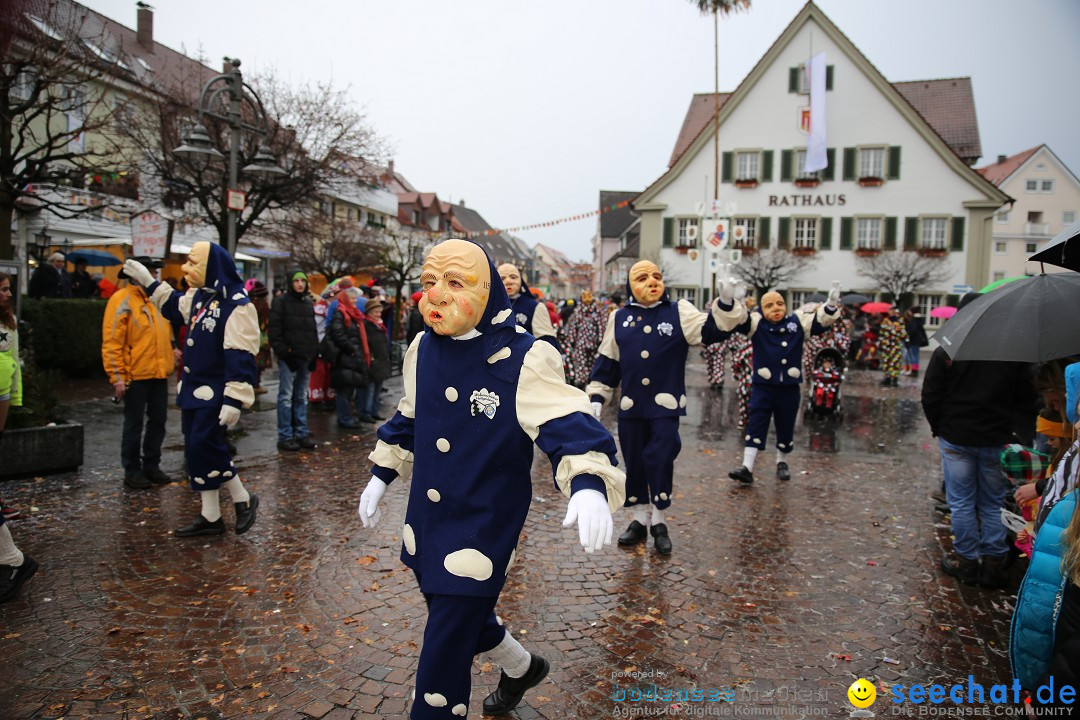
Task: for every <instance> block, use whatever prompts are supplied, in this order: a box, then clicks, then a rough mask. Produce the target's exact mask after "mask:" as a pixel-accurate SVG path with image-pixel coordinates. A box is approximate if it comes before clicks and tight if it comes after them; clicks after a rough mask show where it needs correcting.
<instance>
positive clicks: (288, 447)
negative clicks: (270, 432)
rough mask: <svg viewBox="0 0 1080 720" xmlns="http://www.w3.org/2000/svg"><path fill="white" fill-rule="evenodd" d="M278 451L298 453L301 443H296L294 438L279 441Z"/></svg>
mask: <svg viewBox="0 0 1080 720" xmlns="http://www.w3.org/2000/svg"><path fill="white" fill-rule="evenodd" d="M277 449H278V450H285V451H286V452H296V451H297V450H299V449H300V443H298V442H296V440H295V439H294V438H289V439H288V440H278V444H277Z"/></svg>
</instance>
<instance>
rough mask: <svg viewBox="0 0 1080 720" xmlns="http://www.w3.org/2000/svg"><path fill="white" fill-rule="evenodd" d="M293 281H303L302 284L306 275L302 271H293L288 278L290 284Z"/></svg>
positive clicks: (305, 279)
mask: <svg viewBox="0 0 1080 720" xmlns="http://www.w3.org/2000/svg"><path fill="white" fill-rule="evenodd" d="M293 280H303V281H304V282H307V273H305V272H304V271H303V270H294V271H293V274H292V275H290V276H289V282H292V281H293Z"/></svg>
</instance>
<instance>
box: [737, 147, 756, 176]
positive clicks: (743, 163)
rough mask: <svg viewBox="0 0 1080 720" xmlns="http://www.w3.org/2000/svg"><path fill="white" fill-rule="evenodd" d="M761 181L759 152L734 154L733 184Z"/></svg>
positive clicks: (751, 151)
mask: <svg viewBox="0 0 1080 720" xmlns="http://www.w3.org/2000/svg"><path fill="white" fill-rule="evenodd" d="M760 179H761V151H760V150H750V151H740V152H737V153H735V182H750V181H758V180H760Z"/></svg>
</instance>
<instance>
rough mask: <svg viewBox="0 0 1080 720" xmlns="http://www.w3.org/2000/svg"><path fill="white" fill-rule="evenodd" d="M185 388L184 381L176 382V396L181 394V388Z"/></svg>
mask: <svg viewBox="0 0 1080 720" xmlns="http://www.w3.org/2000/svg"><path fill="white" fill-rule="evenodd" d="M183 387H184V381H183V380H177V381H176V394H177V395H179V394H180V390H181V388H183Z"/></svg>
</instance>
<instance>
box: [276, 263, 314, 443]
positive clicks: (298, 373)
mask: <svg viewBox="0 0 1080 720" xmlns="http://www.w3.org/2000/svg"><path fill="white" fill-rule="evenodd" d="M267 330H268V332H267V334H268V336H269V339H270V347H271V348H272V349H273V351H274V354H275V355H277V359H278V394H277V428H278V443H277V446H278V449H279V450H286V451H294V450H299V449H301V448H303V449H305V450H311V449H313V448H315V447H316V445H315V443H314V442H313V441H312V440H311V438H310V437H309V433H308V421H307V404H308V396H307V392H308V377H309V374H310V372H311V367H312V366H313V365H314V364H315V356H316V355H317V354H318V352H319V335H318V331H317V330H316V328H315V306H314V305H312V303H311V298H310V297H308V280H307V275H306V274H304V272H303V271H302V270H295V271H293V272H292V273H291V274H290V275H289V289H288V291H287V292H286V293H285V294H284V295H282V296H280V297H276V298H274V302H273V304H272V305H271V306H270V323H269V325H268V328H267Z"/></svg>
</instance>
